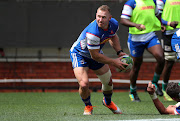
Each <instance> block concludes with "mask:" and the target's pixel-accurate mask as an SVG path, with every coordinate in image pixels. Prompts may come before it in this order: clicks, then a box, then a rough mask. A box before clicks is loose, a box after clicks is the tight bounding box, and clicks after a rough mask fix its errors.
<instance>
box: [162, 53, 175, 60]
mask: <svg viewBox="0 0 180 121" xmlns="http://www.w3.org/2000/svg"><path fill="white" fill-rule="evenodd" d="M164 56H165V60H167V61H175V60H176V53H175V52H164Z"/></svg>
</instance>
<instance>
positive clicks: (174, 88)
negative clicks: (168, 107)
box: [166, 82, 180, 99]
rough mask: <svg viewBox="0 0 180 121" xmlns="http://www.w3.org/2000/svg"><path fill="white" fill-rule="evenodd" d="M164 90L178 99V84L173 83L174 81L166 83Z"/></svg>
mask: <svg viewBox="0 0 180 121" xmlns="http://www.w3.org/2000/svg"><path fill="white" fill-rule="evenodd" d="M166 92H167V94H168V95H169V96H170V97H171V98H178V99H180V86H179V84H178V83H174V82H170V83H168V85H167V88H166Z"/></svg>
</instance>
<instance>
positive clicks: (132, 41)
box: [121, 0, 165, 102]
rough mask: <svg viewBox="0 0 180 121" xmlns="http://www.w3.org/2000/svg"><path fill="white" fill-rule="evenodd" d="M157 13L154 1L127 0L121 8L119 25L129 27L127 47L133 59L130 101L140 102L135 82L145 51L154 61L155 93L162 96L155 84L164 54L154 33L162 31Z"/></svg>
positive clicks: (162, 63)
mask: <svg viewBox="0 0 180 121" xmlns="http://www.w3.org/2000/svg"><path fill="white" fill-rule="evenodd" d="M156 16H158V18H159V19H160V16H159V11H158V9H157V7H156V1H155V0H128V1H127V2H126V3H125V5H124V8H123V11H122V15H121V23H122V24H123V25H125V26H128V27H129V37H128V47H129V50H130V53H131V56H132V57H133V61H134V64H133V67H132V70H131V72H130V94H129V97H130V99H131V101H136V102H140V101H141V100H140V99H139V97H138V95H137V92H136V80H137V78H138V73H139V70H140V67H141V64H142V62H143V53H144V50H145V49H147V51H148V52H150V53H151V54H152V55H153V56H154V57H155V59H156V61H157V65H156V66H155V73H154V77H153V80H152V82H153V83H154V82H155V83H154V84H155V85H156V87H157V90H156V92H157V93H158V95H162V91H161V89H160V87H159V85H158V83H157V81H158V80H159V78H160V75H161V73H162V70H163V67H164V54H163V49H162V47H161V45H160V42H159V40H158V38H157V36H156V34H155V32H154V31H159V30H161V27H162V29H163V30H164V29H165V28H164V26H161V23H160V21H159V20H158V18H157V17H156Z"/></svg>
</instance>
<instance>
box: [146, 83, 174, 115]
mask: <svg viewBox="0 0 180 121" xmlns="http://www.w3.org/2000/svg"><path fill="white" fill-rule="evenodd" d="M147 91H148V93H149V94H150V96H151V98H152V100H153V103H154V105H155V107H156V108H157V110H158V111H159V113H160V114H170V115H175V113H174V111H175V110H176V106H175V105H169V106H168V107H167V108H166V107H165V106H164V105H163V103H162V102H161V101H160V100H159V99H158V98H157V95H156V93H155V85H154V84H152V82H149V84H148V87H147Z"/></svg>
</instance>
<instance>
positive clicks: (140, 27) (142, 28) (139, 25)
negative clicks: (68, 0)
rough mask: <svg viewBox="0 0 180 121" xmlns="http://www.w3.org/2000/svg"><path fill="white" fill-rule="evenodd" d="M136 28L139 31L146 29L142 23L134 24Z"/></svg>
mask: <svg viewBox="0 0 180 121" xmlns="http://www.w3.org/2000/svg"><path fill="white" fill-rule="evenodd" d="M136 28H137V29H139V30H140V31H142V30H145V29H146V27H145V26H144V25H143V24H137V25H136Z"/></svg>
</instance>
